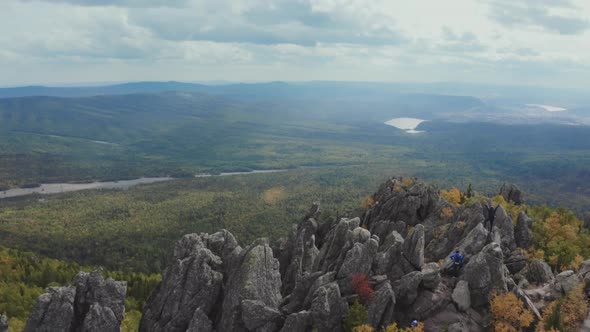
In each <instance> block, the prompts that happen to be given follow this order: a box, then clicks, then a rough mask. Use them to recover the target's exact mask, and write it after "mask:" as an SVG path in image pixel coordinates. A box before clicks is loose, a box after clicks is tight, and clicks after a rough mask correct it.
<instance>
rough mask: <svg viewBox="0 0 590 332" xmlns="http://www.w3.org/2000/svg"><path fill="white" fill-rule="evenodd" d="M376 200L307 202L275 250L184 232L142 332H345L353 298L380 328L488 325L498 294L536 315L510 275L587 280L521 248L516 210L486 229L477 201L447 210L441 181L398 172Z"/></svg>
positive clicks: (525, 225)
mask: <svg viewBox="0 0 590 332" xmlns="http://www.w3.org/2000/svg"><path fill="white" fill-rule="evenodd" d="M509 189H510V190H508V189H505V190H504V191H506V190H508V194H507V195H508V198H510V199H511V200H514V201H517V202H520V201H521V199H520V198H521V197H522V194H521V193H520V191H516V189H517V188H513V187H510V188H509ZM373 199H374V201H375V203H374V204H373V206H371V207H369V208H368V209H367V210H366V211H364V212H363V214H362V216H360V217H357V218H343V219H340V220H330V221H326V222H323V223H320V222H318V220H317V219H316V217H317V216H318V215H319V206H318V205H317V204H314V206H313V207H312V208H311V209H310V212H309V213H307V215H306V216H305V218H303V219H302V220H301V222H299V224H298V225H294V227H293V229H292V231H291V233H290V234H289V236H288V237H287V238H284V239H281V240H279V241H278V242H277V243H276V245H273V246H272V248H271V246H269V244H268V243H267V241H266V240H264V239H261V240H258V241H256V242H255V243H253V244H251V245H250V246H248V247H246V248H244V249H242V247H240V246H239V245H238V244H237V242H236V240H235V238H234V237H233V236H232V235H231V234H230V233H229V232H228V231H226V230H222V231H220V232H218V233H215V234H189V235H186V236H184V237H183V238H182V239H181V240H180V241H179V242H178V243H177V245H176V248H175V250H174V260H173V263H172V264H171V265H170V266H168V268H167V269H166V271H165V273H164V276H163V280H162V282H161V284H160V285H159V286H158V288H157V289H156V290H155V291H154V293H153V294H152V296H151V297H150V299H149V300H148V302H147V304H146V307H145V313H144V316H143V318H142V322H141V331H311V330H313V329H317V330H318V331H342V330H343V327H342V320H343V318H344V317H345V316H346V314H347V312H348V310H349V306H350V305H351V304H352V303H353V302H354V301H355V300H360V301H361V302H362V303H363V304H364V305H365V307H366V308H367V312H368V321H369V323H370V324H371V325H373V326H374V327H376V328H380V327H383V326H387V325H389V324H391V323H394V322H396V323H398V324H399V325H401V326H407V325H408V324H409V322H410V321H411V320H412V319H419V320H422V321H424V323H425V325H426V328H427V330H438V329H439V328H440V327H441V325H442V324H443V323H444V324H447V325H448V326H449V328H451V327H452V329H453V330H454V331H484V330H485V329H486V328H487V326H488V325H489V323H490V322H489V313H488V310H489V307H488V301H489V298H490V296H491V295H492V294H493V293H494V292H508V291H513V292H515V294H517V296H519V297H520V298H521V299H523V301H524V302H525V303H527V305H529V306H531V308H532V309H534V311H535V313H536V314H538V311H537V310H536V308H534V304H533V301H532V300H531V299H530V298H529V297H528V295H527V293H526V292H524V291H523V290H522V289H521V288H520V286H519V285H517V283H516V282H515V281H514V280H518V281H522V280H525V279H526V278H528V279H529V280H530V281H534V282H538V283H552V282H554V280H559V285H558V286H555V287H559V291H560V292H561V293H564V292H567V291H568V290H569V289H571V285H573V283H574V280H582V279H583V278H584V277H586V276H588V279H590V273H588V272H587V271H590V263H588V264H587V266H586V265H583V268H582V269H581V271H584V274H583V275H580V276H578V275H575V276H576V278H577V279H574V277H573V276H572V275H570V274H563V275H560V276H559V278H557V279H556V278H555V277H554V276H553V273H552V272H551V269H548V266H546V263H544V262H542V261H535V260H533V261H530V262H529V261H528V260H527V259H526V258H525V256H524V254H523V251H522V249H521V248H519V247H526V246H528V245H530V241H531V234H530V226H531V222H532V221H531V220H530V218H528V217H527V216H526V215H525V214H524V213H523V214H521V215H520V216H519V218H518V220H519V221H518V223H517V227H516V228H517V229H516V232H515V228H514V226H513V223H512V219H511V218H510V217H509V216H508V215H507V213H506V211H505V210H504V209H503V208H499V209H498V211H497V212H496V222H495V224H494V229H493V230H492V232H491V233H489V232H488V229H487V228H486V227H485V226H484V220H485V219H486V218H485V216H484V215H483V209H482V205H480V204H479V203H476V204H473V205H472V206H462V207H459V208H454V207H453V208H452V210H453V216H451V217H449V215H448V213H447V214H443V213H442V211H443V209H444V208H448V207H450V205H449V203H447V202H446V201H444V200H443V199H442V198H441V197H440V196H439V194H438V189H437V188H435V187H432V186H428V185H425V184H424V183H422V182H417V181H415V180H411V181H409V180H405V181H404V180H403V179H401V178H393V179H391V180H389V181H387V182H386V183H384V184H383V185H382V186H381V187H380V188H379V190H378V192H377V193H375V195H374V196H373ZM455 250H460V251H461V252H462V253H463V254H464V255H465V265H464V267H463V268H462V269H461V270H460V273H459V276H458V277H452V276H451V275H449V273H448V272H449V268H450V267H451V266H452V262H451V261H450V259H449V256H450V255H451V253H453V252H454V251H455ZM516 273H518V274H517V275H516ZM359 275H361V276H366V277H367V278H368V281H369V283H370V285H371V287H372V288H373V289H374V293H373V294H372V296H371V297H370V298H363V297H362V296H360V293H359V294H357V290H356V289H355V287H354V286H353V284H352V280H353V278H355V276H359ZM589 283H590V282H589Z"/></svg>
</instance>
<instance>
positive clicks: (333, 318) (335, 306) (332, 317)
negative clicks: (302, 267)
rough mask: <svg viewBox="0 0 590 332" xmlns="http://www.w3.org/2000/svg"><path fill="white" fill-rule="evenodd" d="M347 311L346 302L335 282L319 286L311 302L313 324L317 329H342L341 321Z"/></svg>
mask: <svg viewBox="0 0 590 332" xmlns="http://www.w3.org/2000/svg"><path fill="white" fill-rule="evenodd" d="M347 312H348V304H347V303H346V301H345V300H344V299H343V298H342V297H341V296H340V289H339V288H338V284H337V283H330V284H328V285H325V286H322V287H320V288H319V289H318V290H317V291H316V292H315V294H314V299H313V302H312V303H311V318H312V321H313V326H314V327H315V328H317V329H318V330H319V331H342V326H341V323H340V322H341V321H342V318H343V317H344V315H346V313H347Z"/></svg>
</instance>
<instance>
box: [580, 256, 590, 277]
mask: <svg viewBox="0 0 590 332" xmlns="http://www.w3.org/2000/svg"><path fill="white" fill-rule="evenodd" d="M578 274H579V275H580V277H581V278H584V277H586V275H588V274H590V259H588V260H585V261H583V262H582V264H581V265H580V268H579V269H578Z"/></svg>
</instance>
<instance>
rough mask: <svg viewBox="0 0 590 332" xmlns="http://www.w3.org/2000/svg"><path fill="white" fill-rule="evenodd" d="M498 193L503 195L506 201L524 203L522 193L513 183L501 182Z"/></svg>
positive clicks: (517, 203)
mask: <svg viewBox="0 0 590 332" xmlns="http://www.w3.org/2000/svg"><path fill="white" fill-rule="evenodd" d="M500 195H502V197H504V200H506V202H513V203H514V204H516V205H522V204H524V194H523V193H522V191H521V190H520V189H519V188H518V187H517V186H516V185H515V184H512V183H509V184H506V183H505V184H503V185H502V187H501V188H500Z"/></svg>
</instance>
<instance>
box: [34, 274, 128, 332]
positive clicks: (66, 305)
mask: <svg viewBox="0 0 590 332" xmlns="http://www.w3.org/2000/svg"><path fill="white" fill-rule="evenodd" d="M126 293H127V285H126V283H125V282H121V281H114V280H113V279H110V278H109V279H106V280H105V279H104V278H103V277H102V274H101V272H100V271H94V272H91V273H86V272H81V273H79V274H78V275H77V276H76V277H74V281H73V285H71V286H65V287H49V288H48V289H47V291H46V293H44V294H42V295H41V296H39V298H38V299H37V303H36V304H35V306H34V308H33V310H32V312H31V315H30V316H29V319H28V320H27V324H26V327H25V331H26V332H27V331H88V332H90V331H96V332H98V331H120V326H121V321H122V320H123V316H124V314H125V294H126Z"/></svg>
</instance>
